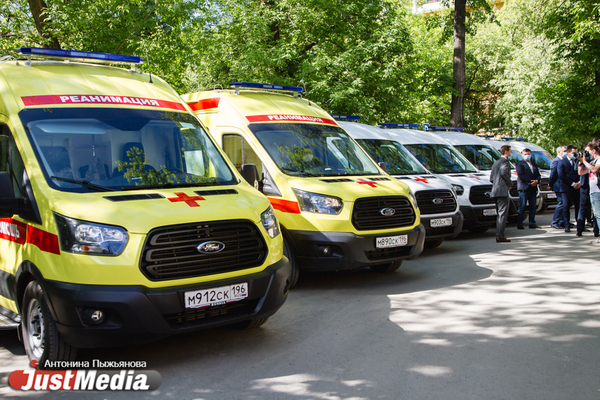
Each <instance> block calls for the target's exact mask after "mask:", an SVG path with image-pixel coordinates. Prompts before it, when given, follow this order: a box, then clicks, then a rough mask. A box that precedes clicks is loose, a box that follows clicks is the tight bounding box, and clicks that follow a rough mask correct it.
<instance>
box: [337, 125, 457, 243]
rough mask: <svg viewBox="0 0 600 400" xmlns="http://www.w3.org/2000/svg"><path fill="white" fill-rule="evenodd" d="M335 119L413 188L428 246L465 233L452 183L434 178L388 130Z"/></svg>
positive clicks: (382, 163) (368, 151)
mask: <svg viewBox="0 0 600 400" xmlns="http://www.w3.org/2000/svg"><path fill="white" fill-rule="evenodd" d="M333 117H334V118H335V119H336V120H338V124H339V125H340V126H341V127H342V128H343V129H344V130H345V131H346V132H347V133H348V134H350V136H352V137H353V138H354V140H356V141H357V142H358V143H359V144H360V145H361V147H362V148H363V149H364V150H365V151H366V152H367V153H368V154H369V155H370V156H371V158H372V159H373V160H374V161H375V162H377V163H378V164H379V165H380V166H381V167H382V168H383V169H384V170H385V171H386V172H387V173H388V174H390V175H392V176H393V177H394V178H396V179H399V180H401V181H402V182H404V183H406V184H407V185H408V186H409V187H410V188H411V190H412V191H413V193H414V194H415V197H416V198H417V205H418V206H419V209H420V210H421V223H422V224H423V226H424V227H425V230H426V236H425V247H428V248H434V247H437V246H439V245H440V244H442V242H443V241H444V239H445V238H453V237H456V236H457V235H458V234H459V233H460V232H461V230H462V226H463V215H462V213H461V212H460V209H459V206H458V201H457V199H456V195H455V193H454V190H453V189H452V186H451V185H450V184H449V183H448V182H446V181H445V180H442V179H438V178H436V177H435V176H433V175H431V172H429V171H427V170H426V169H425V168H424V167H423V166H422V165H421V164H420V163H419V162H418V161H417V160H416V159H415V158H414V156H413V155H412V154H411V153H410V152H409V151H408V150H406V149H405V148H404V146H402V145H401V144H400V143H399V142H397V141H395V140H393V138H391V137H390V136H391V135H389V132H388V131H386V130H383V129H380V128H377V127H375V126H371V125H365V124H361V123H358V122H347V121H348V120H357V119H358V117H356V116H341V115H333ZM340 120H341V121H340ZM343 120H346V121H343Z"/></svg>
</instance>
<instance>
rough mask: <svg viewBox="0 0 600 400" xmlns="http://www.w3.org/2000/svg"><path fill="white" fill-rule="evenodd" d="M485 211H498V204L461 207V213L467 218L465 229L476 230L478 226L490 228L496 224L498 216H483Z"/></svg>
mask: <svg viewBox="0 0 600 400" xmlns="http://www.w3.org/2000/svg"><path fill="white" fill-rule="evenodd" d="M483 210H494V211H495V210H496V204H495V203H492V204H482V205H476V206H474V205H471V206H460V211H461V212H462V213H463V215H464V217H465V221H464V222H463V228H464V229H468V228H474V227H478V226H490V225H492V224H495V223H496V215H489V216H488V215H483Z"/></svg>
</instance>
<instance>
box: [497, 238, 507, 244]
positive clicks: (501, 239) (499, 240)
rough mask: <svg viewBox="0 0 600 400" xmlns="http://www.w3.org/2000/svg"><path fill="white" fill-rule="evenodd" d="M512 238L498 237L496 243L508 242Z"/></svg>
mask: <svg viewBox="0 0 600 400" xmlns="http://www.w3.org/2000/svg"><path fill="white" fill-rule="evenodd" d="M508 242H510V239H507V238H496V243H508Z"/></svg>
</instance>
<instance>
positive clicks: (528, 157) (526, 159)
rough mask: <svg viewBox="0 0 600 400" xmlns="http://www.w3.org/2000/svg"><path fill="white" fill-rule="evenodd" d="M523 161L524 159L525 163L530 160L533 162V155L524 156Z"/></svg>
mask: <svg viewBox="0 0 600 400" xmlns="http://www.w3.org/2000/svg"><path fill="white" fill-rule="evenodd" d="M523 159H524V160H525V161H529V160H531V154H525V155H524V156H523Z"/></svg>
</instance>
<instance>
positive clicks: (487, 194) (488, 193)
mask: <svg viewBox="0 0 600 400" xmlns="http://www.w3.org/2000/svg"><path fill="white" fill-rule="evenodd" d="M484 195H485V197H490V196H491V195H492V192H485V193H484Z"/></svg>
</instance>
